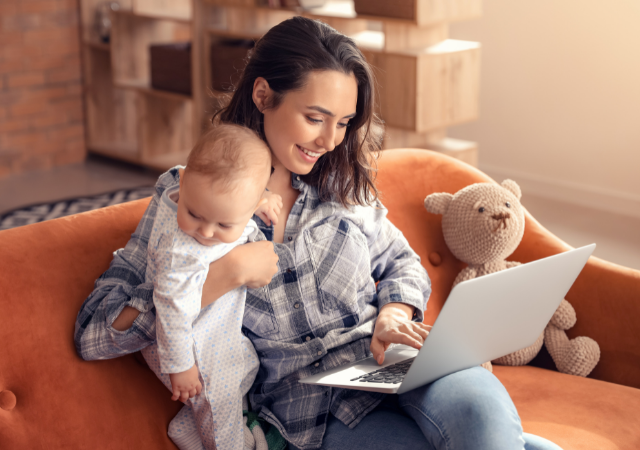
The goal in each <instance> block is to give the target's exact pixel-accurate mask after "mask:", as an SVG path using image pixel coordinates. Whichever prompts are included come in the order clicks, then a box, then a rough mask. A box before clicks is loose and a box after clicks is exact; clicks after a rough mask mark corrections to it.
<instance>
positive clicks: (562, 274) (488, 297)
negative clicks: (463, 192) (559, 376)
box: [299, 244, 596, 394]
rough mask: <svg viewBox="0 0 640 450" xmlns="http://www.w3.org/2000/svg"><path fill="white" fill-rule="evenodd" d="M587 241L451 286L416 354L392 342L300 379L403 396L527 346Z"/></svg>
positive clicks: (585, 254) (583, 259)
mask: <svg viewBox="0 0 640 450" xmlns="http://www.w3.org/2000/svg"><path fill="white" fill-rule="evenodd" d="M595 247H596V246H595V244H591V245H588V246H585V247H581V248H578V249H574V250H570V251H568V252H565V253H561V254H559V255H554V256H550V257H548V258H544V259H540V260H538V261H533V262H530V263H528V264H522V265H520V266H517V267H513V268H511V269H507V270H503V271H501V272H497V273H493V274H489V275H485V276H483V277H479V278H476V279H473V280H468V281H463V282H461V283H459V284H458V285H456V286H455V287H454V288H453V289H452V290H451V293H450V294H449V297H448V299H447V301H446V302H445V304H444V307H443V308H442V311H441V312H440V314H439V315H438V318H437V320H436V322H435V323H434V325H433V327H432V329H431V332H430V333H429V336H428V337H427V339H426V340H425V342H424V344H423V345H422V348H421V349H420V350H419V351H418V350H415V349H413V348H411V347H408V346H405V345H395V346H391V348H390V349H389V350H387V352H385V357H384V363H383V364H382V365H381V366H380V365H378V363H377V362H376V361H375V360H374V359H373V357H369V358H366V359H363V360H361V361H356V362H353V363H351V364H347V365H345V366H341V367H337V368H334V369H331V370H327V371H325V372H322V373H318V374H315V375H312V376H310V377H306V378H303V379H301V380H299V382H300V383H306V384H317V385H322V386H333V387H339V388H346V389H359V390H364V391H372V392H382V393H386V394H402V393H403V392H407V391H410V390H412V389H415V388H418V387H420V386H424V385H425V384H428V383H431V382H432V381H435V380H437V379H438V378H441V377H443V376H445V375H449V374H451V373H454V372H457V371H460V370H464V369H468V368H470V367H474V366H477V365H480V364H482V363H485V362H487V361H491V360H494V359H496V358H499V357H501V356H504V355H508V354H509V353H512V352H514V351H516V350H520V349H522V348H525V347H528V346H530V345H532V344H533V343H534V342H535V341H536V339H538V336H540V334H541V333H542V331H543V330H544V329H545V327H546V325H547V323H549V320H551V317H552V316H553V313H554V312H555V311H556V309H557V308H558V306H560V303H561V302H562V299H564V297H565V295H567V292H569V289H570V288H571V286H572V285H573V283H574V281H575V280H576V278H577V277H578V275H579V274H580V272H581V271H582V269H583V267H584V266H585V264H586V263H587V260H588V259H589V257H590V256H591V254H592V253H593V250H594V249H595Z"/></svg>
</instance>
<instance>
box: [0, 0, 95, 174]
mask: <svg viewBox="0 0 640 450" xmlns="http://www.w3.org/2000/svg"><path fill="white" fill-rule="evenodd" d="M85 154H86V148H85V143H84V119H83V106H82V78H81V66H80V33H79V7H78V0H0V176H3V175H7V174H10V173H19V172H25V171H29V170H38V169H48V168H51V167H53V166H57V165H61V164H68V163H72V162H78V161H82V160H83V159H84V157H85Z"/></svg>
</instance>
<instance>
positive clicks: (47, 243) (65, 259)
mask: <svg viewBox="0 0 640 450" xmlns="http://www.w3.org/2000/svg"><path fill="white" fill-rule="evenodd" d="M147 203H148V200H140V201H138V202H135V203H129V204H125V205H118V206H113V207H110V208H105V209H101V210H97V211H92V212H88V213H84V214H79V215H75V216H70V217H65V218H61V219H57V220H52V221H48V222H44V223H39V224H34V225H28V226H25V227H20V228H15V229H11V230H6V231H2V232H0V249H2V251H1V252H0V253H1V254H2V258H0V274H1V275H0V317H1V318H2V324H1V325H0V343H1V347H0V391H10V392H11V393H12V394H14V395H15V407H13V408H11V409H8V410H6V409H0V448H2V449H33V448H46V449H51V450H57V449H96V448H113V449H126V448H136V449H144V448H148V449H175V448H176V447H175V446H174V445H173V443H172V442H171V440H170V439H169V438H168V437H167V426H168V424H169V421H170V420H171V419H172V418H173V417H174V416H175V415H176V413H177V412H178V410H179V409H180V407H181V404H180V403H178V402H172V401H171V393H170V392H169V391H168V390H167V389H166V388H165V387H164V386H163V385H162V383H160V382H159V381H158V379H157V378H156V376H155V375H154V374H153V373H152V372H151V371H149V370H147V369H146V368H144V367H142V366H141V365H140V364H138V363H137V362H136V361H135V358H134V356H133V355H128V356H125V357H122V358H116V359H113V360H109V361H91V362H87V361H82V360H81V359H80V358H79V357H78V355H77V354H76V350H75V348H74V344H73V329H74V321H75V318H76V315H77V313H78V310H79V309H80V305H81V304H82V302H83V300H84V299H85V298H86V296H87V295H88V294H89V293H90V292H91V290H92V289H93V282H94V280H95V279H96V278H97V277H98V276H100V274H101V273H102V272H103V271H104V270H106V269H107V267H108V266H109V262H110V261H111V259H112V252H113V250H115V249H117V248H119V247H121V246H123V245H124V244H125V243H126V242H127V240H128V239H129V236H130V234H131V232H132V231H133V229H134V228H135V226H136V224H137V223H138V221H139V219H140V216H141V215H142V213H143V211H144V209H145V207H146V204H147ZM6 395H7V394H5V396H6Z"/></svg>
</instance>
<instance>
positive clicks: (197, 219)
mask: <svg viewBox="0 0 640 450" xmlns="http://www.w3.org/2000/svg"><path fill="white" fill-rule="evenodd" d="M270 175H271V153H270V150H269V148H268V147H267V145H266V144H265V143H264V142H263V141H262V140H261V139H260V138H259V137H258V136H257V135H256V134H255V133H254V132H253V131H251V130H249V129H248V128H244V127H241V126H238V125H226V124H225V125H219V126H217V127H215V128H213V129H211V130H210V131H208V132H206V133H205V134H204V135H203V136H202V137H201V138H200V139H199V140H198V142H197V143H196V145H195V147H194V148H193V150H192V151H191V153H190V154H189V158H188V160H187V166H186V168H185V169H184V173H183V174H181V176H180V183H179V184H176V185H175V186H172V187H169V188H167V189H166V190H165V192H164V194H163V195H162V197H161V199H160V200H159V202H158V210H157V213H156V217H155V221H154V224H153V231H152V233H151V237H150V239H149V245H148V252H147V271H146V281H148V282H153V285H154V290H153V302H154V305H155V308H156V338H157V339H156V343H155V344H153V345H151V346H149V347H147V348H145V349H144V350H143V351H142V354H143V355H144V357H145V359H146V361H147V363H148V364H149V367H151V369H152V370H153V371H154V372H155V373H156V375H157V376H158V377H159V378H160V379H161V380H162V381H163V382H164V384H165V385H166V386H167V387H168V388H169V389H170V390H171V392H172V393H173V396H172V399H173V400H177V399H181V400H182V401H184V402H185V403H186V404H187V406H185V407H184V408H183V409H182V411H180V413H179V414H178V416H176V418H174V420H173V421H172V423H171V425H170V426H169V436H170V437H171V438H172V439H173V440H174V442H175V443H176V444H177V445H178V446H179V447H180V448H181V449H185V448H202V445H204V448H206V449H215V448H218V449H219V450H227V449H232V450H235V449H242V447H243V423H242V422H243V421H242V402H241V399H242V396H243V395H245V394H246V392H247V391H248V389H249V387H250V386H251V384H252V383H253V380H254V379H255V376H256V373H257V370H258V358H257V355H256V354H255V350H254V349H253V346H252V345H251V342H250V341H249V340H248V339H247V338H246V337H244V336H243V335H242V333H241V326H242V318H243V314H244V301H245V295H246V288H245V287H244V286H243V287H241V288H237V289H235V290H233V291H231V292H228V293H227V294H225V295H224V296H222V297H221V298H219V299H218V300H216V301H215V302H214V303H213V304H211V305H209V306H207V307H206V308H204V309H202V310H201V309H200V304H201V300H202V288H203V285H204V282H205V280H206V278H207V273H208V270H209V264H210V263H211V262H213V261H215V260H216V259H219V258H221V257H222V256H224V255H225V254H226V253H228V252H229V251H230V250H231V249H233V248H234V247H235V246H237V245H240V244H243V243H245V242H247V240H248V239H249V237H250V236H251V235H253V234H254V232H255V231H256V230H257V226H256V224H255V222H254V221H253V220H251V217H252V215H253V214H254V213H256V214H259V215H260V216H261V218H262V217H264V218H265V221H266V220H267V219H268V220H271V221H273V222H275V221H277V214H278V212H279V210H280V208H281V206H282V199H281V198H280V196H278V195H275V194H271V193H269V192H268V191H266V185H267V182H268V181H269V177H270ZM187 400H188V401H187ZM200 440H201V442H202V444H200V442H195V441H200Z"/></svg>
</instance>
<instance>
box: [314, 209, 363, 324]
mask: <svg viewBox="0 0 640 450" xmlns="http://www.w3.org/2000/svg"><path fill="white" fill-rule="evenodd" d="M304 238H305V244H306V246H307V249H308V251H309V257H310V260H311V265H312V266H313V272H314V277H315V281H316V284H317V289H318V296H319V297H320V302H321V305H322V310H323V312H324V313H328V312H331V311H339V312H340V313H341V314H340V315H346V314H352V313H354V312H357V310H358V309H359V307H358V300H359V296H360V295H361V294H363V292H364V291H365V287H366V286H367V283H368V281H369V280H370V278H371V262H370V260H369V248H368V246H367V243H366V239H365V237H364V235H363V234H362V232H361V231H360V229H359V228H358V227H356V226H355V224H354V223H353V222H351V221H349V220H346V219H335V220H333V221H329V222H324V223H323V224H321V225H319V226H316V227H314V228H311V229H309V230H306V231H305V235H304Z"/></svg>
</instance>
